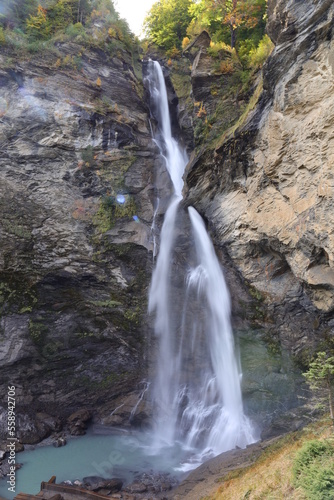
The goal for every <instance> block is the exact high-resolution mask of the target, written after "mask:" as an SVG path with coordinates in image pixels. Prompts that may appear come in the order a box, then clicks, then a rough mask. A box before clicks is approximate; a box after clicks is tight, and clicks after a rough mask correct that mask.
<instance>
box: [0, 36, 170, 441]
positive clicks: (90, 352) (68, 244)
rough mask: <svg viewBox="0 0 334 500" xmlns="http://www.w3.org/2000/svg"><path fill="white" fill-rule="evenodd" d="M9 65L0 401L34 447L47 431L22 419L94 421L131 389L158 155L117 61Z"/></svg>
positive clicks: (2, 165) (1, 161)
mask: <svg viewBox="0 0 334 500" xmlns="http://www.w3.org/2000/svg"><path fill="white" fill-rule="evenodd" d="M11 55H12V54H10V53H6V51H4V53H2V54H1V56H0V68H1V69H0V86H1V103H0V104H1V106H0V109H1V116H0V150H1V155H0V156H1V158H0V211H1V221H0V238H1V248H0V307H1V319H0V381H1V382H0V390H1V393H2V394H3V395H5V394H6V393H7V392H6V391H7V386H8V385H15V386H16V396H17V404H18V412H19V413H20V412H21V417H20V418H21V424H20V429H21V431H20V432H21V434H22V436H21V435H20V439H21V440H22V442H29V440H30V441H31V439H32V440H33V442H36V441H39V440H40V439H41V438H43V437H45V436H46V435H48V434H49V433H50V432H51V431H52V426H50V425H49V424H48V422H41V419H36V412H39V413H40V414H46V413H47V414H49V415H47V418H46V420H48V421H49V420H50V418H51V417H52V415H53V416H54V417H55V416H60V417H61V418H62V420H63V423H64V422H65V421H66V419H67V417H68V416H69V415H70V414H71V413H73V412H74V411H76V410H77V409H79V408H80V407H82V406H85V407H87V408H88V409H89V411H90V410H93V409H94V408H95V413H94V414H95V417H96V418H99V417H98V415H99V414H101V415H102V414H103V407H104V403H106V402H108V403H109V405H110V400H112V398H113V397H118V398H119V397H121V396H122V395H123V394H128V393H129V392H131V391H133V390H135V389H136V388H137V384H138V382H140V380H141V377H142V372H143V370H144V368H145V362H144V361H143V352H144V342H143V340H144V338H143V331H144V329H145V331H146V330H147V326H145V314H146V296H147V287H148V283H149V279H150V274H151V267H152V254H151V250H152V249H153V240H152V231H151V224H152V217H153V201H154V196H155V194H154V188H153V180H154V176H155V167H154V165H155V164H156V163H157V162H156V159H157V156H158V151H157V147H156V146H155V144H154V143H153V142H152V140H151V132H150V127H149V112H148V108H147V106H146V104H145V102H144V100H143V93H144V91H143V86H142V81H141V76H140V75H141V68H140V62H139V61H134V63H133V60H132V56H131V54H129V53H128V52H127V51H126V50H120V49H119V50H118V51H117V52H115V53H113V54H108V53H106V52H104V51H103V50H102V49H98V48H94V47H91V48H85V49H83V47H82V46H80V45H77V44H75V43H71V42H67V43H61V42H59V43H57V47H56V48H54V50H53V51H47V50H46V51H45V52H43V54H42V55H41V54H39V55H32V56H30V57H29V58H28V60H23V59H20V58H19V57H17V56H16V57H15V58H13V57H12V58H10V57H9V56H11ZM136 71H137V75H138V76H136V75H135V72H136ZM158 189H159V187H158ZM164 189H165V187H164V185H162V187H161V193H160V195H161V196H163V191H164ZM141 324H142V325H143V326H142V327H141ZM135 395H136V392H135V393H134V398H135ZM1 411H2V413H1V415H2V417H1V418H0V422H1V424H0V427H1V433H2V434H4V435H6V429H5V427H6V424H5V413H4V412H5V409H4V408H3V410H1ZM108 414H109V408H108ZM101 418H102V417H101ZM42 420H43V419H42ZM44 420H45V419H44ZM123 423H124V422H123ZM72 424H73V422H72ZM73 425H74V424H73ZM73 425H72V427H73ZM80 430H81V428H80ZM25 434H26V436H25ZM29 436H30V438H29ZM31 436H32V437H31Z"/></svg>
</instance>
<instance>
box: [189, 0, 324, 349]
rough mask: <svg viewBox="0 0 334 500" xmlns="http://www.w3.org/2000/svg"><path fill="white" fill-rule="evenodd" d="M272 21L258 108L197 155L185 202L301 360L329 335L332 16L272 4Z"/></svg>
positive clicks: (319, 5)
mask: <svg viewBox="0 0 334 500" xmlns="http://www.w3.org/2000/svg"><path fill="white" fill-rule="evenodd" d="M268 15H269V19H268V34H269V36H270V37H271V38H272V40H273V41H274V43H275V45H276V47H275V49H274V52H273V53H272V55H271V56H270V58H269V60H268V61H267V63H266V64H265V66H264V68H263V82H262V83H261V82H259V86H258V90H257V92H258V96H259V98H258V101H257V105H256V106H255V107H254V109H253V110H252V111H251V112H249V113H248V115H247V116H245V117H243V119H242V120H241V125H239V127H238V128H237V129H236V130H235V131H234V132H232V133H230V134H229V133H226V134H225V136H224V137H223V140H221V142H220V144H219V145H218V146H217V147H216V148H215V150H214V152H213V153H212V151H210V149H204V150H202V151H201V152H200V153H197V154H195V155H193V157H192V160H191V162H190V165H189V169H188V176H187V184H188V195H187V197H188V201H189V203H191V204H194V205H195V206H196V207H197V208H198V209H199V210H200V211H201V212H202V214H204V215H205V217H206V218H207V220H208V221H209V225H210V227H211V228H212V232H213V236H214V238H215V241H216V243H217V246H223V247H224V250H225V251H226V252H227V254H228V256H229V257H230V259H231V262H232V265H233V266H235V267H236V269H237V271H238V272H239V274H240V275H241V276H242V278H243V280H244V281H245V283H246V284H247V286H248V287H249V288H250V291H251V292H252V294H253V296H254V295H255V296H256V297H258V298H259V300H260V301H264V303H265V304H266V305H267V312H266V313H265V314H268V316H267V322H270V321H271V322H273V323H275V326H274V327H273V328H272V330H273V331H274V330H276V331H277V332H278V333H279V335H280V340H281V341H282V342H283V343H284V344H285V345H286V346H288V347H289V348H291V349H292V350H293V351H294V352H295V353H297V352H299V351H300V350H301V349H302V348H303V347H305V346H308V347H310V346H312V344H313V342H314V341H316V340H317V339H319V338H321V337H322V336H323V335H325V336H326V335H327V336H328V335H332V334H333V331H332V330H331V328H332V326H333V325H332V323H331V317H332V314H333V311H334V293H333V292H334V279H333V278H334V254H333V248H334V245H333V243H334V241H333V237H334V233H333V227H334V220H333V214H332V210H331V206H332V204H333V192H334V191H333V187H334V185H333V174H332V161H333V154H334V142H333V138H332V135H333V130H334V114H333V109H334V107H333V104H334V101H333V99H334V97H333V96H334V92H333V90H334V41H333V16H334V7H333V3H332V2H331V1H326V0H324V1H313V0H312V1H311V0H308V1H305V2H299V1H293V0H289V1H288V0H278V1H274V0H272V1H269V2H268ZM262 85H263V88H262ZM269 326H270V325H269Z"/></svg>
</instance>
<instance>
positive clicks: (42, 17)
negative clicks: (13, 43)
mask: <svg viewBox="0 0 334 500" xmlns="http://www.w3.org/2000/svg"><path fill="white" fill-rule="evenodd" d="M26 31H27V34H28V36H29V37H30V38H31V39H33V40H45V39H47V38H48V37H49V36H50V32H51V27H50V23H49V20H48V18H47V11H46V9H43V7H42V6H41V5H39V6H38V9H37V14H36V15H35V16H32V15H30V16H29V18H28V19H27V22H26Z"/></svg>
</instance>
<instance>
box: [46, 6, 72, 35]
mask: <svg viewBox="0 0 334 500" xmlns="http://www.w3.org/2000/svg"><path fill="white" fill-rule="evenodd" d="M47 17H48V21H49V24H50V29H51V31H52V33H55V32H56V31H59V30H60V29H63V28H66V26H68V25H69V24H72V23H74V22H75V21H74V18H76V15H75V12H74V10H73V8H72V5H71V3H70V2H68V1H67V0H59V1H58V2H56V3H55V4H54V5H52V6H51V7H49V8H48V10H47Z"/></svg>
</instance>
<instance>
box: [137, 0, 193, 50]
mask: <svg viewBox="0 0 334 500" xmlns="http://www.w3.org/2000/svg"><path fill="white" fill-rule="evenodd" d="M192 4H193V0H159V1H158V2H156V3H155V4H154V5H153V7H152V8H151V10H150V11H149V13H148V15H147V17H146V18H145V21H144V26H145V30H146V32H147V34H148V37H149V39H150V40H151V41H152V42H154V43H156V44H157V45H158V46H159V47H161V48H163V49H165V50H170V49H172V48H173V47H176V48H178V49H180V48H181V46H182V40H183V38H184V37H185V36H186V33H187V27H188V25H189V23H190V21H191V20H192V18H193V14H191V12H190V10H189V8H190V7H191V6H192Z"/></svg>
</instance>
